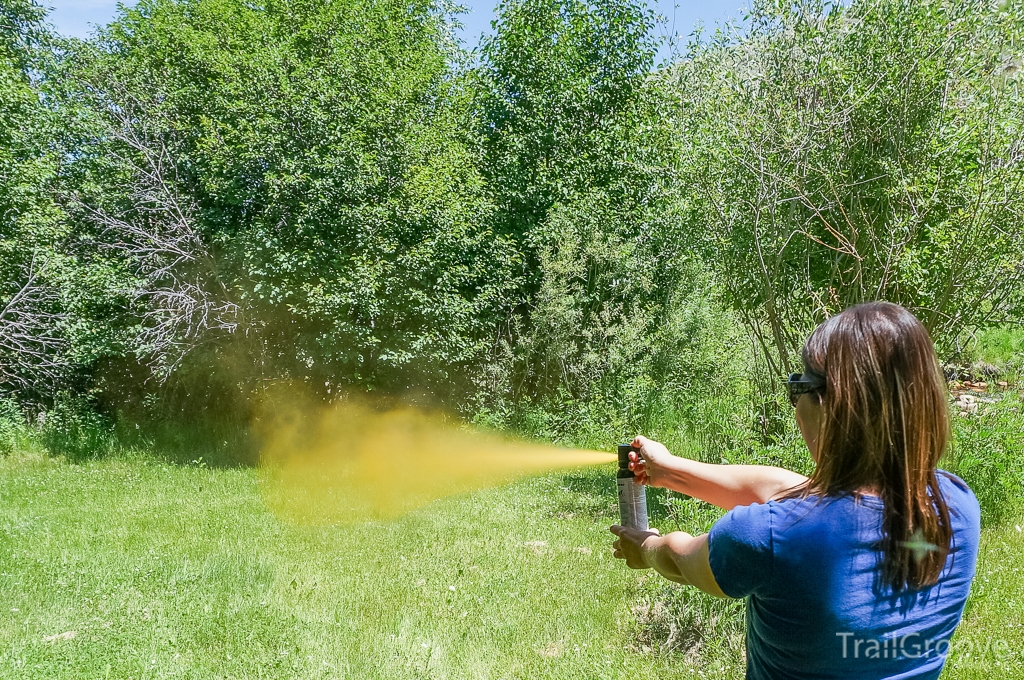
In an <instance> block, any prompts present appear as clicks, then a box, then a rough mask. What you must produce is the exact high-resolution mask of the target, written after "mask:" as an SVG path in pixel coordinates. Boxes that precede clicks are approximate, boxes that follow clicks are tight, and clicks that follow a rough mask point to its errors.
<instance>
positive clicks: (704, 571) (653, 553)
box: [611, 526, 726, 597]
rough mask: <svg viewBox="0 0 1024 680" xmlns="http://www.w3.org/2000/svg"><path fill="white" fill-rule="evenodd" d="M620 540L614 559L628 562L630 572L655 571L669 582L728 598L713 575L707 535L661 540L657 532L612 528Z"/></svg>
mask: <svg viewBox="0 0 1024 680" xmlns="http://www.w3.org/2000/svg"><path fill="white" fill-rule="evenodd" d="M611 532H612V533H613V534H615V535H616V536H618V540H616V541H615V542H614V543H613V544H612V548H613V549H614V553H613V554H614V555H615V557H617V558H619V559H624V560H626V566H628V567H630V568H631V569H654V570H655V571H656V572H658V573H659V574H661V575H662V576H664V577H665V578H667V579H668V580H670V581H675V582H676V583H682V584H684V585H688V586H694V587H696V588H699V589H700V590H703V591H704V592H705V593H707V594H709V595H714V596H715V597H726V595H725V593H723V592H722V589H721V588H719V587H718V583H717V582H716V581H715V575H714V574H713V573H711V562H710V560H709V557H708V535H707V534H704V535H702V536H691V535H690V534H687V533H684V532H682V531H674V532H672V533H671V534H666V535H664V536H661V535H659V534H658V532H657V531H639V530H637V529H629V528H627V527H620V526H613V527H612V528H611Z"/></svg>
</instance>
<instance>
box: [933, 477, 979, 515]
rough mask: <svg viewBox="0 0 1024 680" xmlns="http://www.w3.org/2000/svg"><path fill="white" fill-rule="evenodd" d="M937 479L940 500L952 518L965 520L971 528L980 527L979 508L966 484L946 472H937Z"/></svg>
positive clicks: (975, 497) (976, 500)
mask: <svg viewBox="0 0 1024 680" xmlns="http://www.w3.org/2000/svg"><path fill="white" fill-rule="evenodd" d="M938 478H939V490H940V491H942V498H943V500H945V501H946V505H947V507H949V510H950V513H951V514H952V515H953V517H954V518H961V519H963V520H966V521H967V523H968V524H970V525H972V526H975V525H977V526H980V525H981V506H980V505H979V503H978V498H977V496H975V495H974V492H973V491H971V487H969V486H967V482H965V481H964V480H962V479H960V478H959V477H957V476H956V475H954V474H953V473H952V472H948V471H946V470H939V471H938Z"/></svg>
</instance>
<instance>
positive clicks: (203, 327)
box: [66, 0, 518, 394]
mask: <svg viewBox="0 0 1024 680" xmlns="http://www.w3.org/2000/svg"><path fill="white" fill-rule="evenodd" d="M455 50H456V48H455V43H454V42H453V39H452V37H451V35H450V33H449V29H448V25H447V23H446V21H445V18H444V15H443V13H442V12H441V11H440V10H439V9H438V7H437V6H435V5H434V4H432V3H431V2H426V1H424V2H413V3H411V4H410V3H408V2H398V1H397V0H388V1H385V2H369V1H363V0H348V1H346V2H332V3H324V2H312V1H308V2H307V1H300V0H291V1H276V2H275V1H271V2H266V3H262V4H259V5H256V4H253V3H249V2H243V1H242V0H180V1H177V2H176V1H173V0H144V1H143V2H141V3H139V5H137V6H136V7H135V8H134V9H130V10H126V11H124V13H123V14H122V16H121V17H120V18H119V19H118V20H117V21H115V22H114V23H113V24H111V25H110V26H109V27H107V28H106V29H104V30H103V31H102V33H101V35H100V37H99V39H98V41H97V42H96V43H95V45H92V46H83V47H82V49H81V50H80V51H79V52H78V53H77V55H76V56H75V58H74V60H73V64H72V67H71V68H70V72H69V75H68V78H69V80H68V82H69V85H68V87H67V93H66V96H67V97H68V98H72V99H76V100H77V101H79V102H80V103H82V105H83V106H84V110H85V112H86V113H84V114H83V115H82V117H81V119H82V124H81V128H80V130H81V135H82V136H81V141H80V143H79V150H78V152H77V159H76V161H75V163H74V164H73V166H74V167H70V168H69V169H68V176H69V178H73V179H71V180H69V181H71V183H72V184H73V185H74V186H75V187H77V188H76V190H75V192H74V194H73V196H72V201H71V205H70V206H69V210H70V211H71V212H72V213H73V215H74V219H75V221H76V223H77V224H78V225H80V227H79V229H80V231H81V232H82V233H83V234H91V238H92V239H93V241H94V242H95V243H96V248H95V249H94V252H93V258H94V259H95V260H96V261H100V260H103V259H104V258H107V259H111V260H113V261H115V262H116V263H118V266H119V267H120V268H121V270H122V271H123V272H124V273H125V275H126V276H127V280H128V282H129V285H127V286H126V287H125V289H124V291H123V292H124V294H125V297H126V299H127V301H128V302H127V304H126V307H127V308H128V310H129V313H130V316H131V318H130V319H128V321H126V322H124V323H125V326H126V327H132V328H135V331H133V333H132V334H130V335H129V337H130V343H129V344H130V345H132V346H131V347H130V349H131V350H132V351H134V352H135V354H136V355H137V356H138V357H139V359H140V360H142V361H143V362H145V363H148V364H149V365H151V366H153V367H154V369H155V370H157V372H158V373H159V372H160V371H163V372H165V373H166V371H168V370H169V369H171V368H174V367H175V366H178V365H179V364H180V362H181V361H182V357H188V356H191V357H192V361H200V362H212V365H216V366H218V367H219V368H220V369H221V370H222V371H224V372H227V373H230V372H232V370H237V375H236V376H235V377H236V378H238V379H240V380H243V381H244V380H250V379H254V378H266V377H289V376H290V377H295V378H299V379H304V380H305V379H308V380H309V382H311V383H312V384H314V385H321V386H325V389H333V387H334V386H336V385H339V384H340V385H346V384H358V385H361V386H366V387H368V388H371V389H374V388H384V389H389V390H405V389H415V390H418V391H424V392H428V393H435V394H450V393H458V391H459V390H460V389H462V388H461V387H460V384H461V383H460V381H459V379H458V378H459V377H460V376H462V375H463V374H465V373H467V372H468V370H469V368H470V367H472V366H473V365H474V363H475V362H478V361H479V360H480V357H481V356H482V352H483V350H484V349H485V348H486V347H487V344H488V342H489V341H490V338H491V337H492V336H493V328H494V326H495V324H496V323H497V321H498V320H500V319H501V318H503V317H504V316H507V310H508V306H509V302H508V300H509V299H514V298H513V297H512V296H510V295H507V294H506V292H507V291H508V290H509V289H510V288H511V287H513V285H514V283H515V280H516V275H515V274H514V272H513V267H514V266H516V262H517V259H518V256H517V253H516V250H515V249H514V248H513V247H512V244H511V243H510V242H509V241H508V239H506V238H504V237H502V236H500V235H496V234H494V233H493V232H492V231H491V229H490V224H491V220H490V214H491V211H492V208H491V206H490V204H489V203H488V201H487V200H486V197H485V196H484V193H483V188H482V180H481V178H480V176H479V175H478V173H477V171H476V165H477V164H476V161H475V156H474V152H473V146H472V144H471V143H470V140H469V139H467V136H466V130H467V128H468V124H467V122H466V121H467V116H468V115H469V109H468V104H469V101H468V99H467V97H466V95H465V92H464V90H463V88H462V85H461V81H460V78H459V74H458V72H457V71H455V70H453V69H454V67H453V66H452V64H453V62H454V61H455V59H456V57H457V56H458V55H457V52H456V51H455ZM204 347H205V348H206V349H205V350H204V349H203V348H204ZM228 366H233V367H234V369H228V368H227V367H228ZM250 367H254V368H250Z"/></svg>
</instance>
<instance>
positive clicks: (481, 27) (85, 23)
mask: <svg viewBox="0 0 1024 680" xmlns="http://www.w3.org/2000/svg"><path fill="white" fill-rule="evenodd" d="M648 1H649V2H652V3H656V4H653V5H652V6H654V7H655V10H656V11H657V12H658V13H659V14H661V15H662V16H663V17H665V19H666V23H665V24H664V25H663V26H661V27H659V32H660V33H661V34H662V35H663V36H666V37H667V36H668V35H670V34H671V33H672V32H673V28H674V29H675V30H674V32H675V33H677V34H679V35H682V36H684V38H685V36H687V35H689V34H690V32H692V31H693V28H694V26H696V25H697V23H698V22H703V23H704V25H705V26H708V27H712V26H714V24H715V23H717V22H720V21H723V20H725V19H730V18H732V19H736V18H740V17H742V13H743V12H742V8H743V7H745V6H746V4H747V1H746V0H700V1H695V0H648ZM41 4H43V5H46V6H49V7H52V8H53V11H52V12H51V13H50V22H51V23H53V24H54V25H55V26H56V27H57V30H58V31H60V32H61V33H63V34H64V35H68V36H74V37H78V38H84V37H86V36H87V35H89V33H90V31H91V30H92V28H93V26H94V25H96V24H101V25H102V24H105V23H107V22H108V21H110V20H111V19H112V18H113V17H114V15H115V14H117V5H118V2H117V0H41ZM123 4H126V5H133V4H135V3H134V2H132V1H131V0H126V1H125V2H124V3H123ZM462 4H463V5H465V6H467V7H468V8H469V13H468V14H466V15H464V16H463V17H462V22H463V23H464V24H465V28H464V30H463V31H462V38H463V40H464V41H465V42H466V43H467V45H469V46H473V45H475V44H476V42H477V40H478V39H479V37H480V35H481V34H483V33H489V32H490V30H491V19H492V18H494V7H495V6H496V5H497V0H463V1H462ZM684 42H685V40H684ZM663 56H664V55H663Z"/></svg>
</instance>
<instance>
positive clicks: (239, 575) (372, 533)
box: [0, 454, 1024, 679]
mask: <svg viewBox="0 0 1024 680" xmlns="http://www.w3.org/2000/svg"><path fill="white" fill-rule="evenodd" d="M613 502H614V485H613V483H612V475H611V469H610V468H608V469H605V468H604V467H602V468H595V469H592V470H588V471H584V472H577V473H569V474H558V475H550V476H546V477H541V478H536V479H529V480H524V481H522V482H520V483H517V484H514V485H512V486H510V487H505V488H500V489H492V490H488V491H485V492H480V493H477V494H473V495H469V496H464V497H460V498H454V499H449V500H446V501H442V502H438V503H435V504H433V505H431V506H429V507H427V508H424V509H422V510H420V511H418V512H415V513H413V514H411V515H408V516H406V517H404V518H402V519H400V520H398V521H395V522H391V523H382V524H364V525H358V526H334V527H321V528H301V527H294V526H289V525H287V524H283V523H281V522H280V521H278V519H277V518H275V516H274V515H272V514H271V513H269V512H268V511H267V509H266V508H265V506H264V505H263V503H262V502H261V500H260V495H259V489H258V483H257V478H256V474H255V472H254V471H253V470H252V469H249V468H234V469H228V468H221V469H210V468H207V467H205V466H202V465H192V466H182V465H169V464H166V463H163V462H161V461H159V460H156V459H152V458H147V457H144V456H139V457H136V458H131V457H128V456H124V455H122V456H121V457H119V458H115V459H107V460H101V461H91V462H85V463H82V464H70V463H67V462H63V461H61V460H55V459H51V458H48V457H45V456H43V455H40V454H15V455H12V456H9V457H7V458H3V459H0V602H2V603H3V605H2V607H3V609H2V611H0V677H10V678H46V679H52V678H108V677H109V678H171V677H173V678H531V679H532V678H626V677H651V676H657V677H662V678H691V677H708V678H723V677H724V678H740V677H742V674H743V673H742V664H743V661H742V614H741V611H742V607H741V606H740V605H739V604H738V603H729V602H723V601H716V600H713V599H711V598H707V597H705V596H703V595H701V594H699V593H695V592H692V591H689V590H686V589H681V588H677V587H675V586H671V585H667V584H666V583H665V582H663V581H661V580H660V579H657V578H654V577H652V574H651V573H650V572H646V573H638V572H632V571H629V570H627V569H626V568H625V567H624V566H623V565H622V564H621V563H620V562H616V561H615V560H613V559H612V557H611V554H610V550H609V543H610V535H609V534H608V533H607V529H606V527H607V526H608V524H610V523H611V522H612V520H613V519H614V516H613V515H614V506H613ZM652 506H653V507H654V516H655V518H656V520H657V523H658V524H660V526H661V527H662V528H663V529H668V530H671V529H674V528H677V527H686V526H690V527H691V528H696V529H700V528H704V527H706V526H707V525H708V524H709V523H710V522H712V521H713V520H714V518H715V516H716V513H714V512H712V511H709V510H708V509H707V507H706V506H703V505H702V504H698V503H696V502H694V501H681V500H680V499H678V498H673V499H672V501H671V502H668V503H666V502H665V499H664V498H663V496H662V495H658V494H655V496H654V497H653V498H652ZM1021 555H1024V534H1022V533H1021V532H1020V531H1018V530H1017V529H1016V528H1015V526H1014V524H1013V523H1012V522H1010V523H1004V524H1001V525H999V526H997V527H995V528H990V529H986V533H985V548H984V552H983V556H982V563H981V567H980V569H979V579H978V584H977V586H976V588H975V593H974V596H973V597H972V600H971V603H970V605H969V608H968V613H967V616H966V618H965V621H964V625H963V629H962V633H961V637H964V638H968V639H971V640H979V641H981V640H988V639H989V638H991V637H993V636H996V637H1000V638H1002V639H1006V640H1007V641H1008V645H1009V646H1010V648H1011V650H1013V651H1012V655H1011V656H1010V657H1009V658H1006V659H1002V660H1001V661H1000V663H1003V664H1007V663H1020V661H1021V656H1020V650H1022V649H1024V629H1022V628H1021V625H1020V623H1019V622H1020V620H1021V619H1020V616H1019V611H1020V607H1021V605H1022V604H1024V584H1022V579H1021V578H1020V576H1021V574H1020V567H1021V565H1022V559H1024V558H1022V557H1021ZM70 631H74V637H70V635H69V636H67V637H68V638H70V639H60V638H58V639H55V640H53V641H47V638H50V637H51V636H55V635H60V634H62V633H69V632H70ZM992 670H993V667H992V666H991V664H986V663H985V662H984V661H979V660H977V659H974V660H964V659H960V660H958V661H957V663H956V664H954V665H953V666H952V667H951V669H950V672H948V673H947V675H946V677H951V678H973V677H980V675H981V674H982V673H988V674H991V671H992ZM997 674H998V673H997Z"/></svg>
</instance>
